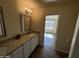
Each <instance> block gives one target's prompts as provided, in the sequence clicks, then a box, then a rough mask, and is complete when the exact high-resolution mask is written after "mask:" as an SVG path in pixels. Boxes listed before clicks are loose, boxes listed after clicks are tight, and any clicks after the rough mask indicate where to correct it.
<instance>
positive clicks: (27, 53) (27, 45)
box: [24, 41, 30, 58]
mask: <svg viewBox="0 0 79 59" xmlns="http://www.w3.org/2000/svg"><path fill="white" fill-rule="evenodd" d="M29 56H30V41H28V42H26V43H25V44H24V58H28V57H29Z"/></svg>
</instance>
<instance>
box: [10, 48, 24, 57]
mask: <svg viewBox="0 0 79 59" xmlns="http://www.w3.org/2000/svg"><path fill="white" fill-rule="evenodd" d="M11 57H12V58H23V47H20V48H18V49H16V50H15V51H14V52H13V53H12V55H11Z"/></svg>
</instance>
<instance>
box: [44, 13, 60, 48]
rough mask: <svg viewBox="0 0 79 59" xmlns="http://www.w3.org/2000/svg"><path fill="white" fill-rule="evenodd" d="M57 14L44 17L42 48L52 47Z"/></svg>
mask: <svg viewBox="0 0 79 59" xmlns="http://www.w3.org/2000/svg"><path fill="white" fill-rule="evenodd" d="M58 18H59V15H47V16H46V17H45V32H44V48H49V47H50V48H54V46H55V37H56V32H57V24H58Z"/></svg>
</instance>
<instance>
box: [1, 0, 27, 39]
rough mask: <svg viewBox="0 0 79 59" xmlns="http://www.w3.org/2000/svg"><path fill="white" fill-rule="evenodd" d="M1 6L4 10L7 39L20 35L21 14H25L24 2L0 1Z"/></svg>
mask: <svg viewBox="0 0 79 59" xmlns="http://www.w3.org/2000/svg"><path fill="white" fill-rule="evenodd" d="M0 6H1V7H2V8H3V13H4V22H5V27H6V33H7V37H12V36H15V35H16V34H18V33H20V32H21V30H20V18H19V14H20V13H24V10H25V7H26V5H25V2H24V0H0Z"/></svg>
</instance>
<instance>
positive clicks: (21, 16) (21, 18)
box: [20, 14, 31, 33]
mask: <svg viewBox="0 0 79 59" xmlns="http://www.w3.org/2000/svg"><path fill="white" fill-rule="evenodd" d="M24 16H26V17H29V18H30V24H29V26H30V27H29V31H26V32H23V29H22V20H23V17H24ZM20 26H21V33H29V32H31V16H29V15H23V14H20Z"/></svg>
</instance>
